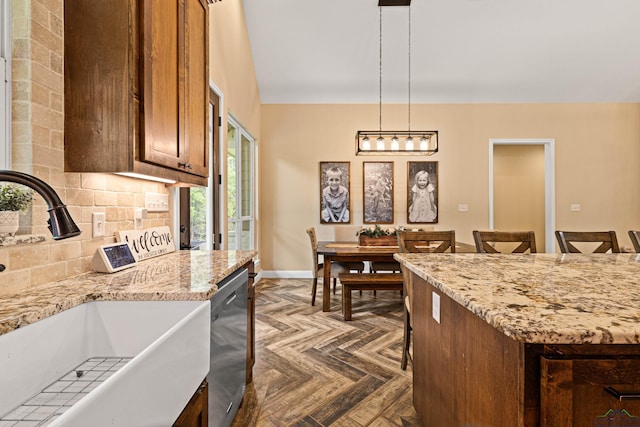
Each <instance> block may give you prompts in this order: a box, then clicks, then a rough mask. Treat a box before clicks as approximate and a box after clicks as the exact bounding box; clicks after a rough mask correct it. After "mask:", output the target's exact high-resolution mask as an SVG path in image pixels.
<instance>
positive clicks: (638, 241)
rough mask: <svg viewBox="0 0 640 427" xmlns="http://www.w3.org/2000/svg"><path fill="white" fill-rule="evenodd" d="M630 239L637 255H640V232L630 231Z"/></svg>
mask: <svg viewBox="0 0 640 427" xmlns="http://www.w3.org/2000/svg"><path fill="white" fill-rule="evenodd" d="M629 238H630V239H631V243H632V244H633V249H634V250H635V251H636V252H637V253H640V231H638V230H629Z"/></svg>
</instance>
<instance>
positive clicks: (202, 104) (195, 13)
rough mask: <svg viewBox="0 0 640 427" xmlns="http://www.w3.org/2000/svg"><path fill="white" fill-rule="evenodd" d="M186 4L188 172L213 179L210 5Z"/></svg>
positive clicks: (191, 0) (188, 0)
mask: <svg viewBox="0 0 640 427" xmlns="http://www.w3.org/2000/svg"><path fill="white" fill-rule="evenodd" d="M184 1H185V25H184V29H185V31H184V34H185V39H184V43H185V48H184V54H185V58H184V63H185V90H186V96H185V97H184V98H183V99H184V102H185V103H186V105H185V109H186V110H185V122H184V128H185V133H184V137H185V146H186V148H187V150H188V168H187V172H190V173H193V174H196V175H200V176H209V149H208V147H209V132H208V126H209V120H208V113H209V73H208V69H209V67H208V60H207V58H208V57H209V56H208V52H209V47H208V39H209V37H208V35H209V27H208V24H207V23H208V17H207V14H208V10H209V9H208V6H207V4H206V3H205V1H204V0H184Z"/></svg>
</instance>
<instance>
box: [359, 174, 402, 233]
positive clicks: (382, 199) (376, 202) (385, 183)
mask: <svg viewBox="0 0 640 427" xmlns="http://www.w3.org/2000/svg"><path fill="white" fill-rule="evenodd" d="M393 183H394V180H393V162H362V201H363V218H362V222H363V223H364V224H393V219H394V218H393V216H394V198H393Z"/></svg>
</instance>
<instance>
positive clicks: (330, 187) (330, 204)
mask: <svg viewBox="0 0 640 427" xmlns="http://www.w3.org/2000/svg"><path fill="white" fill-rule="evenodd" d="M320 223H321V224H350V223H351V163H350V162H320Z"/></svg>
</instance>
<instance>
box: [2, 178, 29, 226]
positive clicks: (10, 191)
mask: <svg viewBox="0 0 640 427" xmlns="http://www.w3.org/2000/svg"><path fill="white" fill-rule="evenodd" d="M32 198H33V192H32V191H31V190H30V189H25V188H23V187H20V186H16V185H13V184H7V185H0V234H9V235H14V234H15V233H16V231H18V228H19V227H20V216H19V215H20V212H26V211H27V209H29V206H30V205H31V200H32Z"/></svg>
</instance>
